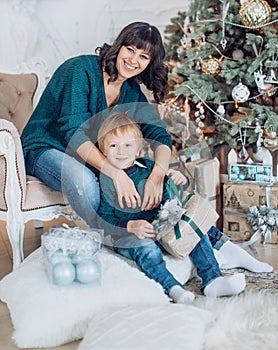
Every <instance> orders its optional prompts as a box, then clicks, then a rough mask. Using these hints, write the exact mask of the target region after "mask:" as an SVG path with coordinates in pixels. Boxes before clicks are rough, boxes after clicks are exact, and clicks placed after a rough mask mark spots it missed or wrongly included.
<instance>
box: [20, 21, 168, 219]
mask: <svg viewBox="0 0 278 350" xmlns="http://www.w3.org/2000/svg"><path fill="white" fill-rule="evenodd" d="M98 53H99V55H82V56H78V57H74V58H71V59H69V60H67V61H65V62H64V63H63V64H62V65H61V66H60V67H58V69H57V70H56V72H55V73H54V74H53V76H52V78H51V80H50V82H49V83H48V85H47V87H46V89H45V91H44V93H43V95H42V97H41V99H40V101H39V103H38V105H37V107H36V109H35V111H34V112H33V114H32V116H31V118H30V120H29V122H28V124H27V126H26V127H25V129H24V131H23V134H22V138H21V139H22V144H23V149H24V155H25V160H26V169H27V173H28V174H30V175H34V176H36V177H38V178H39V179H41V180H42V181H43V182H45V183H46V184H47V185H48V186H50V187H51V188H54V189H55V190H58V191H63V192H64V193H65V194H66V196H67V198H68V200H69V203H70V204H71V206H72V208H73V209H74V210H75V211H76V213H77V214H79V215H80V216H81V217H82V218H83V219H84V220H85V221H86V222H87V223H88V224H89V225H90V226H93V225H94V214H95V211H96V210H97V208H98V206H99V185H98V181H97V174H98V171H101V172H102V173H104V174H106V175H108V176H109V177H111V179H112V180H113V183H114V185H115V188H116V189H117V193H118V200H119V204H120V206H123V205H124V203H126V205H127V206H128V207H136V206H141V209H142V210H149V209H152V208H153V207H155V206H157V205H158V203H160V202H161V199H162V188H163V179H164V176H165V174H166V173H167V170H168V165H169V161H170V154H171V137H170V136H169V134H168V133H167V132H166V130H165V124H164V122H163V121H161V120H160V118H159V115H158V114H157V113H156V112H155V110H154V108H153V107H152V106H151V105H149V104H148V103H147V99H146V97H145V95H144V94H143V93H142V92H141V89H140V85H139V84H140V83H143V84H145V85H146V87H147V88H148V89H150V90H151V91H152V92H153V96H154V100H155V101H156V102H157V103H159V102H161V101H163V99H164V97H165V95H166V93H167V74H168V72H167V67H166V65H165V64H164V63H163V59H164V56H165V50H164V48H163V42H162V38H161V35H160V33H159V31H158V29H157V28H156V27H154V26H151V25H149V24H147V23H142V22H135V23H131V24H129V25H127V26H126V27H125V28H124V29H123V30H122V31H121V33H120V34H119V36H118V37H117V38H116V40H115V41H114V43H113V45H108V44H104V45H103V46H102V47H101V48H98ZM112 108H114V109H115V110H116V109H120V110H121V111H124V110H125V109H126V110H128V111H129V114H130V115H132V116H133V118H134V119H135V120H136V121H137V122H138V123H139V124H140V126H141V129H142V132H143V135H144V138H146V139H150V140H151V141H152V142H153V144H152V147H153V150H154V151H155V166H154V169H153V172H152V173H151V174H150V177H149V179H148V181H147V183H146V186H145V193H144V198H143V202H142V203H141V200H140V196H139V194H138V193H137V191H136V188H135V186H134V184H133V182H132V181H131V180H130V179H129V177H128V176H127V175H126V174H125V173H124V171H122V170H119V169H116V168H114V167H113V166H110V165H108V164H106V163H105V162H104V160H105V157H104V156H103V155H102V153H101V152H99V150H98V148H97V147H96V146H95V144H94V142H92V139H93V140H95V141H96V137H94V135H90V137H89V136H88V132H87V131H88V128H90V129H91V130H95V131H96V136H97V130H98V126H99V125H100V123H101V122H102V120H103V119H104V118H105V116H106V115H107V114H108V112H109V111H110V110H111V109H112ZM91 116H93V117H92V118H91V119H90V121H89V118H90V117H91ZM86 122H87V123H90V125H88V127H87V125H86ZM84 123H85V124H84ZM65 152H66V153H68V154H66V155H65ZM82 163H85V166H84V164H82ZM92 170H93V171H92ZM80 174H82V176H81V175H80Z"/></svg>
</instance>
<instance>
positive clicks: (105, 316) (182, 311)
mask: <svg viewBox="0 0 278 350" xmlns="http://www.w3.org/2000/svg"><path fill="white" fill-rule="evenodd" d="M212 318H213V314H212V312H209V311H206V310H202V309H199V308H197V307H194V306H191V305H181V304H167V305H157V306H151V307H147V306H127V307H124V308H121V309H115V310H114V311H113V310H110V311H105V312H101V313H98V314H97V315H94V316H93V317H92V319H91V321H90V324H89V327H88V330H87V332H86V335H85V337H84V339H83V340H82V342H81V343H80V345H79V347H78V350H92V349H97V350H108V349H113V350H130V349H132V350H150V349H159V350H169V349H177V350H178V349H186V350H201V349H202V345H203V342H204V332H205V329H206V326H207V325H208V323H209V322H210V321H212Z"/></svg>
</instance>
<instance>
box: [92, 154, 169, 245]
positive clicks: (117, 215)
mask: <svg viewBox="0 0 278 350" xmlns="http://www.w3.org/2000/svg"><path fill="white" fill-rule="evenodd" d="M138 162H139V163H140V165H142V166H139V165H137V164H136V163H135V164H134V165H133V166H131V167H130V168H128V169H126V170H125V172H126V173H127V175H128V176H129V177H130V178H131V179H132V181H133V182H134V185H135V186H136V189H137V191H138V193H139V195H140V197H141V201H143V195H144V185H145V182H146V180H147V179H148V177H149V175H150V173H151V171H152V168H153V165H154V162H153V160H151V159H147V158H139V159H138ZM165 181H167V176H166V177H165ZM99 183H100V193H101V198H100V207H99V209H98V212H97V226H98V227H99V228H101V229H104V234H105V235H111V236H112V239H113V240H114V241H115V240H117V239H118V238H120V237H123V236H126V235H129V233H128V232H127V230H126V226H127V222H128V221H129V220H146V221H148V222H152V221H153V220H154V219H155V218H156V216H157V214H158V211H159V209H160V206H158V207H156V208H154V209H152V210H147V211H141V209H140V208H138V207H137V208H128V207H126V206H125V207H124V208H123V209H122V208H121V207H120V206H119V203H118V197H117V193H116V190H115V187H114V184H113V181H112V180H111V179H110V177H108V176H105V175H103V174H100V178H99ZM168 198H169V195H168V193H167V191H166V188H165V186H164V191H163V198H162V202H164V201H166V200H167V199H168Z"/></svg>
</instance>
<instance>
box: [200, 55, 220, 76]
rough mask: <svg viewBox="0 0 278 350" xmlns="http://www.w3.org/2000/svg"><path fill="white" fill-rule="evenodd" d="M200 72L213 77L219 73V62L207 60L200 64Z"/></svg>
mask: <svg viewBox="0 0 278 350" xmlns="http://www.w3.org/2000/svg"><path fill="white" fill-rule="evenodd" d="M202 72H203V73H206V74H210V75H212V76H213V77H214V76H216V75H218V74H219V73H220V72H221V67H220V62H219V60H218V59H217V58H208V59H206V60H204V61H203V63H202Z"/></svg>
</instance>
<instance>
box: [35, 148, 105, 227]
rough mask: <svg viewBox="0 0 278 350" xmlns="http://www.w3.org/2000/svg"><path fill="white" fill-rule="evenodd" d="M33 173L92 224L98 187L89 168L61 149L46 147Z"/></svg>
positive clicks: (96, 206) (97, 201)
mask: <svg viewBox="0 0 278 350" xmlns="http://www.w3.org/2000/svg"><path fill="white" fill-rule="evenodd" d="M35 176H36V177H37V178H38V179H40V180H41V181H43V182H44V183H45V184H47V185H48V186H49V187H50V188H53V189H54V190H56V191H60V192H63V193H64V194H65V195H66V197H67V199H68V201H69V203H70V205H71V207H72V208H73V210H74V211H75V212H76V213H77V214H78V215H79V216H80V217H81V218H82V219H84V220H85V221H86V222H87V224H88V225H89V226H90V227H95V225H96V224H95V220H94V219H95V216H96V211H97V209H98V207H99V202H100V190H99V184H98V180H97V177H96V175H95V174H94V173H93V171H92V170H90V169H89V168H88V167H86V166H85V165H84V164H82V163H81V162H79V161H78V160H76V159H74V158H73V157H70V156H69V155H67V154H65V153H64V152H61V151H58V150H56V149H49V150H47V151H45V152H44V153H42V155H41V156H40V157H39V159H38V160H37V162H36V166H35Z"/></svg>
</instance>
